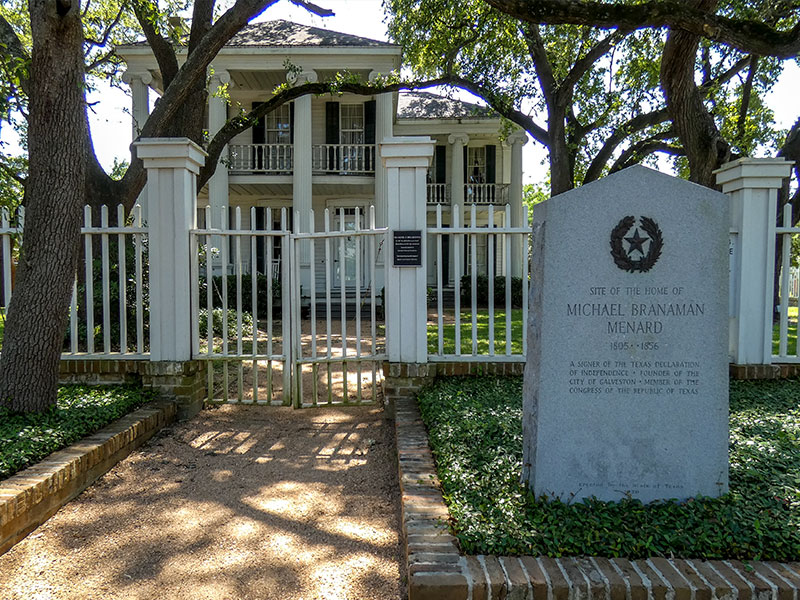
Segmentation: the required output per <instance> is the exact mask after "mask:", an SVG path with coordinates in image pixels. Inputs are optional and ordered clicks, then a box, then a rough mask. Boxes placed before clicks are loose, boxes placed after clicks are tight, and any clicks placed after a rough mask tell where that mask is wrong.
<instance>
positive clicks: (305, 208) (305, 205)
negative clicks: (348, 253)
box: [286, 71, 317, 292]
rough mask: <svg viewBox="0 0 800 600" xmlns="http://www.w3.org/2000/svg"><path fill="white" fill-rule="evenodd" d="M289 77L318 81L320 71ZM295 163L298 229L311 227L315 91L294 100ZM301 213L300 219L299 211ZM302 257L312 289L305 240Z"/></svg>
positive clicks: (305, 282)
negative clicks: (313, 101) (312, 132)
mask: <svg viewBox="0 0 800 600" xmlns="http://www.w3.org/2000/svg"><path fill="white" fill-rule="evenodd" d="M286 79H287V81H289V83H291V84H294V85H300V84H303V83H306V82H308V83H314V82H315V81H317V74H316V73H315V72H314V71H304V72H302V73H300V74H295V73H293V72H290V73H289V74H288V75H287V76H286ZM292 152H293V163H292V211H293V212H294V215H295V216H294V219H295V220H294V230H295V231H296V232H307V231H308V215H309V214H310V212H311V199H312V193H313V187H312V165H311V95H310V94H306V95H305V96H300V97H299V98H297V100H295V101H294V146H293V148H292ZM298 213H299V215H300V220H299V222H298V219H297V215H298ZM298 250H299V252H298V259H299V261H300V285H301V286H302V287H303V291H304V292H305V291H307V290H308V289H309V285H310V283H311V264H310V256H311V253H310V246H309V244H308V243H302V244H300V245H299V248H298Z"/></svg>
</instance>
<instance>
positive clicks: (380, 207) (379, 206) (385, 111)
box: [369, 71, 395, 227]
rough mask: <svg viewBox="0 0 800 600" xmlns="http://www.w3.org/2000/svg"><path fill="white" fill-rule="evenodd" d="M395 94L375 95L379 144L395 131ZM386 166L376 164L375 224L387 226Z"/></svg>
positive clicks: (376, 139)
mask: <svg viewBox="0 0 800 600" xmlns="http://www.w3.org/2000/svg"><path fill="white" fill-rule="evenodd" d="M380 75H381V74H380V73H378V72H377V71H372V73H370V74H369V80H370V81H375V80H376V79H377V78H378V77H380ZM394 96H395V94H392V93H387V94H378V95H377V96H375V141H376V143H377V144H380V143H381V142H383V140H385V139H387V138H390V137H392V134H393V133H394ZM387 193H388V190H387V185H386V167H385V166H384V164H383V161H382V160H378V161H377V164H376V165H375V224H376V225H377V226H378V227H385V226H386V195H387Z"/></svg>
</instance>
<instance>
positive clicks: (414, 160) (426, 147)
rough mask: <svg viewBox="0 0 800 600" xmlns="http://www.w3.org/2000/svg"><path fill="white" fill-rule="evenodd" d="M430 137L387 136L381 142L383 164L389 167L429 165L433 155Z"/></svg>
mask: <svg viewBox="0 0 800 600" xmlns="http://www.w3.org/2000/svg"><path fill="white" fill-rule="evenodd" d="M433 146H434V144H433V140H432V139H431V138H430V137H422V136H403V137H387V138H384V139H383V141H382V142H381V144H380V147H381V158H382V159H383V164H384V165H385V166H386V167H387V168H388V167H428V166H429V165H430V164H431V158H432V157H433Z"/></svg>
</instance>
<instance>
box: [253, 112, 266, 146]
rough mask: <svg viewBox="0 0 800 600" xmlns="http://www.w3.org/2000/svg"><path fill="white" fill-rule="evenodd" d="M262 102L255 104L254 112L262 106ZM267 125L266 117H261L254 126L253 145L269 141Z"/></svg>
mask: <svg viewBox="0 0 800 600" xmlns="http://www.w3.org/2000/svg"><path fill="white" fill-rule="evenodd" d="M261 104H262V103H261V102H253V110H255V109H257V108H258V107H259V106H261ZM266 131H267V124H266V120H265V119H264V117H260V118H259V119H258V121H256V122H255V125H253V143H254V144H263V143H264V142H266V141H267V133H266Z"/></svg>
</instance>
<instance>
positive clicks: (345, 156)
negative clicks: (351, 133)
mask: <svg viewBox="0 0 800 600" xmlns="http://www.w3.org/2000/svg"><path fill="white" fill-rule="evenodd" d="M311 169H312V170H313V171H314V173H325V174H331V175H371V174H374V173H375V145H374V144H315V145H314V146H312V147H311Z"/></svg>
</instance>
